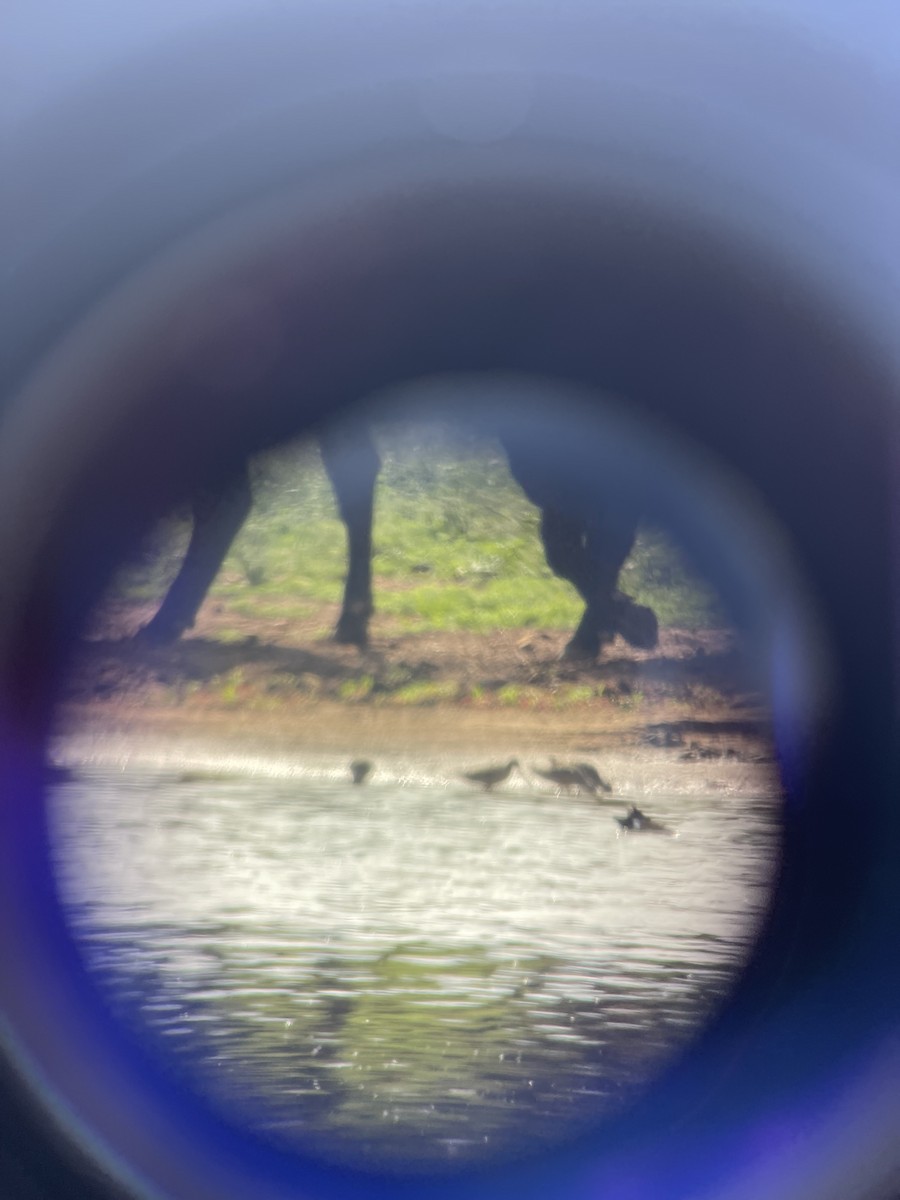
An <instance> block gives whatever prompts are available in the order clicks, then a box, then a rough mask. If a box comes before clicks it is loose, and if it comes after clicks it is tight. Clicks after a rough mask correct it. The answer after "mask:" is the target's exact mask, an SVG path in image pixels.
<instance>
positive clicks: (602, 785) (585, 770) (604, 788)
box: [575, 762, 612, 794]
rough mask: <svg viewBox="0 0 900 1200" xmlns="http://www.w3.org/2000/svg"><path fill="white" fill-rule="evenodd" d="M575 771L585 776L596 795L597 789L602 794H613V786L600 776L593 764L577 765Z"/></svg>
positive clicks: (583, 763) (582, 763)
mask: <svg viewBox="0 0 900 1200" xmlns="http://www.w3.org/2000/svg"><path fill="white" fill-rule="evenodd" d="M575 769H576V770H577V771H580V772H581V774H582V775H583V776H584V778H585V779H586V780H587V781H588V783H590V785H591V787H592V790H593V791H594V793H595V794H596V791H597V788H599V789H600V791H601V792H611V791H612V784H611V783H607V782H606V780H605V779H604V778H603V777H602V776H601V775H600V773H599V772H598V770H597V768H596V767H595V766H593V765H592V764H591V763H586V762H581V763H576V764H575Z"/></svg>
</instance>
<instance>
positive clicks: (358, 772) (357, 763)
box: [350, 758, 372, 783]
mask: <svg viewBox="0 0 900 1200" xmlns="http://www.w3.org/2000/svg"><path fill="white" fill-rule="evenodd" d="M371 770H372V764H371V763H370V762H369V760H368V759H366V758H354V760H353V762H352V763H351V764H350V774H351V775H352V776H353V782H354V783H365V782H366V777H367V776H368V774H369V772H370V771H371Z"/></svg>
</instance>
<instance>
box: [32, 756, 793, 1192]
mask: <svg viewBox="0 0 900 1200" xmlns="http://www.w3.org/2000/svg"><path fill="white" fill-rule="evenodd" d="M653 753H654V752H652V751H648V752H647V754H648V756H649V758H650V760H651V761H650V762H649V765H648V763H644V764H643V765H642V766H641V768H640V771H637V777H638V778H640V779H641V781H642V785H643V788H644V791H645V792H647V793H649V794H650V795H651V799H649V800H648V801H647V802H646V807H648V808H650V809H652V812H653V814H654V815H655V816H657V817H659V818H660V819H661V820H663V821H665V823H666V824H667V825H670V826H671V827H672V828H673V829H674V830H675V831H676V833H677V837H674V838H654V837H652V836H650V837H641V836H639V835H634V834H620V833H619V832H618V828H617V825H616V823H615V821H614V819H613V816H614V815H615V814H617V813H618V814H622V813H624V812H625V811H626V805H625V804H624V803H623V801H622V800H621V799H616V800H607V799H604V800H602V801H598V800H597V799H595V798H593V797H589V796H584V797H578V796H571V797H567V796H556V795H554V794H551V793H546V792H545V793H539V792H534V791H531V790H529V788H528V786H527V784H526V783H524V782H523V783H521V784H520V785H519V786H517V787H513V788H510V789H508V790H506V791H504V792H502V793H496V794H493V793H492V794H481V793H473V792H472V791H471V790H470V789H468V788H467V787H466V786H465V785H464V784H453V783H449V782H448V783H447V784H446V785H445V786H442V787H436V786H429V785H428V784H426V783H424V782H420V783H410V782H407V783H406V785H405V786H399V785H397V784H395V783H391V782H388V783H379V784H370V785H368V786H366V787H362V788H360V787H354V786H353V785H352V784H350V783H349V782H346V781H345V780H344V779H341V781H339V782H338V781H335V780H334V779H329V778H328V777H322V776H321V775H320V776H318V777H315V776H313V775H310V776H308V777H303V776H300V777H296V778H293V779H273V778H269V779H263V778H239V777H234V778H229V777H227V776H226V777H221V776H220V777H218V778H216V777H208V778H207V777H204V776H203V775H197V774H195V775H191V774H179V773H176V772H173V771H160V770H156V771H139V770H135V769H130V770H128V771H115V772H113V771H95V772H91V773H88V774H84V775H81V776H80V777H78V778H76V779H75V780H74V781H72V782H69V783H64V784H59V785H57V786H56V788H55V792H54V803H53V805H52V816H53V822H54V830H55V832H54V845H55V848H56V856H57V862H58V872H59V878H60V884H61V888H62V891H63V894H64V899H65V903H66V905H67V908H68V912H69V914H70V916H71V920H72V923H73V925H74V927H75V929H76V931H77V936H78V938H79V940H80V942H81V945H82V946H83V950H84V954H85V957H86V959H87V961H88V963H89V965H90V968H91V970H92V971H93V972H94V973H95V975H96V977H97V979H98V981H99V983H100V985H101V987H102V989H103V990H104V992H105V994H106V995H107V996H108V997H109V1001H110V1004H111V1006H112V1007H113V1008H114V1010H115V1011H116V1012H117V1014H118V1015H119V1016H120V1018H121V1019H122V1020H124V1021H126V1022H128V1023H129V1024H131V1025H132V1026H133V1027H136V1028H138V1029H139V1030H141V1034H142V1036H143V1037H146V1038H147V1039H149V1040H150V1041H151V1042H152V1043H153V1044H154V1045H156V1046H157V1048H159V1049H160V1053H161V1054H163V1056H164V1058H165V1060H166V1061H167V1062H168V1063H169V1064H170V1066H171V1069H172V1070H173V1071H175V1072H176V1073H179V1074H181V1075H182V1076H183V1077H186V1078H189V1079H190V1081H191V1083H192V1085H193V1086H194V1087H195V1088H197V1089H199V1090H200V1091H201V1092H202V1093H204V1094H205V1095H207V1096H208V1097H209V1099H210V1101H211V1102H213V1103H214V1104H218V1105H220V1106H222V1107H223V1108H224V1109H226V1110H227V1111H229V1112H230V1113H231V1114H232V1115H233V1116H234V1115H238V1116H239V1117H240V1119H241V1120H242V1121H245V1122H247V1123H249V1124H250V1125H252V1126H253V1127H255V1128H257V1129H259V1130H262V1131H265V1132H266V1133H267V1134H269V1135H270V1136H272V1137H273V1138H276V1139H278V1140H280V1141H282V1142H286V1143H288V1144H292V1145H295V1146H296V1145H300V1146H304V1147H311V1148H314V1149H315V1152H316V1153H318V1154H324V1155H326V1156H328V1157H332V1158H339V1159H342V1160H344V1161H347V1160H349V1161H357V1162H358V1161H360V1160H363V1161H365V1162H367V1163H368V1164H369V1165H371V1164H372V1163H373V1162H375V1163H380V1164H383V1165H392V1166H396V1167H402V1168H404V1169H416V1168H422V1169H434V1168H435V1165H436V1164H438V1163H441V1162H448V1163H460V1162H470V1161H472V1160H477V1159H481V1158H484V1157H485V1156H489V1157H495V1156H497V1155H505V1154H512V1153H516V1152H519V1151H521V1150H523V1149H525V1148H529V1149H535V1148H540V1147H541V1146H543V1145H547V1144H549V1143H553V1142H556V1141H558V1140H559V1139H561V1138H563V1137H565V1136H566V1135H568V1134H571V1133H572V1132H573V1130H577V1129H578V1128H579V1127H582V1126H584V1125H586V1124H590V1123H593V1122H596V1120H597V1119H598V1118H599V1117H601V1116H602V1115H603V1114H605V1113H608V1112H610V1111H614V1110H615V1109H616V1108H618V1107H619V1106H621V1105H622V1103H623V1102H625V1101H627V1099H628V1098H629V1097H630V1096H632V1095H633V1094H634V1092H635V1090H636V1089H639V1088H640V1087H642V1086H643V1085H645V1084H646V1083H647V1082H648V1080H650V1079H651V1078H652V1077H653V1076H654V1075H655V1074H656V1073H658V1071H659V1070H660V1069H661V1068H662V1067H663V1066H664V1065H665V1063H666V1062H667V1061H669V1060H670V1059H671V1057H672V1055H673V1054H675V1053H676V1052H677V1051H678V1049H679V1048H680V1047H681V1046H682V1045H683V1044H684V1042H685V1041H686V1039H688V1038H689V1037H690V1036H691V1035H692V1034H693V1033H695V1032H696V1030H697V1029H698V1027H699V1026H701V1025H702V1023H703V1021H704V1020H705V1018H706V1017H707V1016H708V1014H709V1013H710V1011H711V1010H712V1009H713V1008H714V1007H715V1005H716V1004H717V1003H718V1002H719V1001H720V1000H721V998H722V997H723V996H724V995H725V994H726V993H727V991H728V988H729V986H730V984H731V982H732V981H733V979H734V975H735V973H736V971H737V970H738V968H739V967H740V965H741V963H742V962H743V960H744V958H745V956H746V950H747V947H748V945H749V944H750V943H751V941H752V939H753V935H754V930H755V927H756V925H757V922H758V919H759V916H760V914H761V912H762V910H763V908H764V905H765V902H766V899H767V895H768V886H769V883H770V880H771V876H772V871H773V868H774V864H775V859H776V854H777V823H776V819H775V818H776V801H775V793H774V789H773V786H772V780H771V778H770V777H769V775H768V769H767V768H762V767H755V768H749V767H747V766H745V765H738V764H728V765H721V764H719V765H717V770H718V772H719V775H720V776H721V777H722V785H721V787H720V788H719V790H718V791H715V790H711V789H709V788H704V787H702V786H701V787H698V786H697V784H698V778H699V776H698V772H702V771H703V770H705V769H707V768H705V767H703V766H698V765H695V764H689V763H685V764H683V766H682V767H681V768H680V770H681V775H680V777H679V776H678V773H677V772H676V775H675V776H673V772H672V768H671V765H668V766H667V767H666V774H665V783H666V785H667V787H668V790H663V789H662V787H661V786H660V785H661V783H662V782H663V781H662V779H660V780H657V781H656V786H655V787H654V786H653V773H654V769H655V768H654V766H653V762H652V755H653ZM729 773H730V775H729ZM729 778H730V780H731V783H730V784H729ZM642 795H643V793H642ZM631 798H633V797H630V798H629V799H631ZM640 802H641V801H640V800H638V803H640ZM643 806H644V805H643V804H642V807H643Z"/></svg>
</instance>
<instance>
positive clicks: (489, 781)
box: [463, 758, 519, 792]
mask: <svg viewBox="0 0 900 1200" xmlns="http://www.w3.org/2000/svg"><path fill="white" fill-rule="evenodd" d="M518 765H519V760H518V759H517V758H511V759H510V760H509V762H508V763H506V764H505V765H504V766H502V767H483V768H482V769H481V770H480V771H464V772H463V778H464V779H468V781H469V782H470V783H480V784H481V786H482V787H483V788H484V790H485V791H486V792H489V791H490V790H491V788H492V787H495V786H496V785H497V784H498V783H503V782H504V781H505V780H506V779H507V778H508V776H509V773H510V771H511V770H512V769H513V767H517V766H518Z"/></svg>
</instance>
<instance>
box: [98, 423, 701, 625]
mask: <svg viewBox="0 0 900 1200" xmlns="http://www.w3.org/2000/svg"><path fill="white" fill-rule="evenodd" d="M380 449H381V451H382V456H383V460H384V466H383V469H382V473H381V477H380V479H379V484H378V490H377V493H376V514H375V525H374V550H375V552H374V558H373V570H374V576H375V591H376V607H377V610H378V613H379V617H380V618H382V619H384V618H387V619H388V623H389V625H390V627H391V628H392V629H393V630H394V631H396V632H399V633H409V632H421V631H469V632H477V633H490V632H492V631H496V630H499V629H510V628H522V627H530V628H535V629H548V630H566V629H572V628H574V626H575V624H576V623H577V621H578V619H579V616H580V613H581V610H582V605H581V602H580V600H579V597H578V595H577V593H576V592H575V589H574V588H573V587H572V586H571V585H569V584H568V583H566V582H564V581H563V580H560V579H558V578H557V577H556V576H555V575H554V574H553V573H552V572H551V570H550V569H549V567H548V566H547V563H546V560H545V558H544V554H543V549H542V546H541V542H540V538H539V533H538V512H537V510H536V509H535V508H534V507H533V506H532V505H531V504H530V503H529V502H528V501H527V500H526V499H525V497H524V495H523V494H522V492H521V490H520V489H519V487H518V486H517V484H516V483H515V482H514V481H513V479H512V478H511V476H510V474H509V471H508V469H507V466H506V462H505V459H504V458H503V456H502V453H501V452H500V451H499V450H498V449H496V448H494V447H491V446H485V445H479V446H475V447H473V446H472V445H469V444H463V443H460V442H453V441H449V440H446V441H443V442H436V441H435V439H434V436H433V434H432V435H431V436H430V437H427V436H426V435H423V434H422V433H421V432H417V431H410V432H409V433H408V434H407V435H406V436H405V437H401V436H399V435H395V436H394V437H393V438H390V439H386V440H384V441H383V442H382V444H381V446H380ZM253 473H254V495H255V505H254V509H253V512H252V513H251V515H250V518H249V519H248V521H247V522H246V524H245V526H244V528H243V530H242V531H241V533H240V535H239V537H238V538H237V540H236V542H235V544H234V546H233V548H232V550H231V553H230V554H229V556H228V559H227V560H226V563H225V565H224V568H223V570H222V571H221V572H220V574H219V577H218V579H217V580H216V582H215V584H214V586H213V590H212V593H211V599H212V600H213V601H215V602H216V603H217V604H219V605H221V606H223V607H224V609H225V611H230V612H233V613H234V614H235V615H236V616H240V617H242V618H253V617H254V616H256V617H259V618H260V619H262V620H270V619H279V620H287V621H291V620H308V619H309V618H310V617H311V616H314V615H315V614H316V613H317V612H318V611H319V609H320V607H321V605H322V604H323V603H326V602H335V601H337V600H339V598H340V595H341V592H342V588H343V582H344V573H345V570H346V539H345V533H344V528H343V525H342V524H341V522H340V519H339V517H338V514H337V511H336V506H335V502H334V497H333V495H332V492H331V487H330V485H329V481H328V478H327V476H326V475H325V472H324V470H323V468H322V464H321V461H320V458H319V455H318V451H317V449H316V448H315V447H314V446H310V445H309V444H306V445H294V446H289V447H287V448H285V449H283V450H281V451H279V452H278V453H274V454H272V455H270V456H268V457H267V458H265V459H261V460H258V461H257V462H255V463H254V464H253ZM188 532H189V523H188V519H187V515H186V514H184V515H177V514H176V515H174V516H173V517H171V518H170V519H168V520H167V521H165V522H163V523H162V524H161V525H160V527H159V528H158V529H157V530H156V531H155V533H154V534H153V536H152V537H151V538H150V539H149V540H148V544H147V545H146V546H145V547H144V548H143V550H142V552H141V555H140V559H139V561H138V562H136V563H135V564H134V565H132V566H131V567H129V568H128V569H127V570H126V571H124V572H123V574H122V577H121V579H120V581H119V583H118V585H117V591H118V593H119V595H120V596H122V597H123V598H129V599H134V600H146V601H149V602H156V601H158V600H159V599H161V597H162V595H163V594H164V592H165V589H166V587H167V586H168V583H169V581H170V580H171V578H172V577H173V575H174V573H175V571H176V570H177V568H178V564H179V562H180V560H181V556H182V554H183V552H184V548H185V546H186V542H187V537H188ZM622 585H623V587H624V588H625V590H626V591H628V592H629V593H630V594H631V595H632V596H633V597H634V598H635V599H636V600H637V601H639V602H640V603H642V604H648V605H650V606H651V607H652V608H653V609H654V610H655V611H656V613H657V615H658V617H659V620H660V623H661V625H663V626H675V627H679V628H683V629H704V628H709V627H715V626H720V625H721V624H722V623H723V618H722V615H721V613H720V612H719V610H718V607H717V604H716V601H715V597H714V595H713V594H712V592H711V591H710V589H709V588H707V587H706V586H705V585H704V584H703V582H702V581H701V580H700V579H698V578H697V577H696V576H695V575H693V574H692V573H691V571H690V570H689V568H688V566H687V564H686V563H685V561H684V559H683V557H682V556H681V555H680V554H679V552H678V550H677V549H676V547H675V546H674V545H673V544H672V543H671V542H670V541H669V540H667V539H666V538H665V537H664V536H663V535H662V534H661V533H660V532H659V531H658V530H654V529H649V528H646V529H643V530H642V531H641V534H640V536H639V538H638V542H637V545H636V547H635V550H634V552H633V554H632V556H631V558H630V559H629V561H628V563H627V564H626V567H625V569H624V571H623V575H622ZM323 632H325V630H324V628H323ZM227 635H228V631H227V629H225V630H223V633H222V636H225V637H227Z"/></svg>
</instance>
